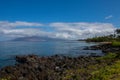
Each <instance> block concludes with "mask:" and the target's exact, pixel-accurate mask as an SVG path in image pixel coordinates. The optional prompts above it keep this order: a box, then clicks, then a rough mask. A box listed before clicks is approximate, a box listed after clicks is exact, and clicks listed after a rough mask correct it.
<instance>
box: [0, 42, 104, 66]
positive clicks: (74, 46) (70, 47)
mask: <svg viewBox="0 0 120 80" xmlns="http://www.w3.org/2000/svg"><path fill="white" fill-rule="evenodd" d="M92 45H96V44H95V43H86V42H84V41H45V42H22V41H21V42H18V41H16V42H0V68H1V67H3V66H6V65H13V64H14V63H15V59H14V57H15V56H16V55H28V54H36V55H39V56H52V55H55V54H58V55H65V56H73V57H76V56H79V55H90V53H97V55H102V52H101V51H100V50H82V49H83V48H84V47H85V46H92Z"/></svg>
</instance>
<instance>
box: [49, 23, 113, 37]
mask: <svg viewBox="0 0 120 80" xmlns="http://www.w3.org/2000/svg"><path fill="white" fill-rule="evenodd" d="M50 26H52V27H54V28H55V29H56V31H57V34H56V37H61V35H64V36H62V37H64V38H66V39H67V38H70V39H80V38H88V37H94V36H102V35H108V34H110V33H113V31H114V29H115V28H114V26H113V25H112V24H110V23H85V22H79V23H51V24H50ZM58 34H59V35H58Z"/></svg>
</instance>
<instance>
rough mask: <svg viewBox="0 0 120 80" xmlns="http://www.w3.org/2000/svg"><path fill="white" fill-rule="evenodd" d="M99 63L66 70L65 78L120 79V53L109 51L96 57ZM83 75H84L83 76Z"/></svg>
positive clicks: (90, 79)
mask: <svg viewBox="0 0 120 80" xmlns="http://www.w3.org/2000/svg"><path fill="white" fill-rule="evenodd" d="M96 60H97V61H98V63H97V64H94V65H89V66H87V67H84V68H77V69H70V70H66V73H65V76H64V77H63V80H71V79H73V80H84V79H83V78H82V77H83V76H84V75H86V79H85V80H120V59H119V55H118V54H114V53H109V54H107V55H106V56H103V57H99V58H96ZM81 75H82V76H81Z"/></svg>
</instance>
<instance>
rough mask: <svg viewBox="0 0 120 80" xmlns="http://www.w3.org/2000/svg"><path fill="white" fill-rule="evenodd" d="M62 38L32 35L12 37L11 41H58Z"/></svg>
mask: <svg viewBox="0 0 120 80" xmlns="http://www.w3.org/2000/svg"><path fill="white" fill-rule="evenodd" d="M60 40H63V39H56V38H49V37H38V36H32V37H20V38H16V39H13V40H12V41H35V42H37V41H60Z"/></svg>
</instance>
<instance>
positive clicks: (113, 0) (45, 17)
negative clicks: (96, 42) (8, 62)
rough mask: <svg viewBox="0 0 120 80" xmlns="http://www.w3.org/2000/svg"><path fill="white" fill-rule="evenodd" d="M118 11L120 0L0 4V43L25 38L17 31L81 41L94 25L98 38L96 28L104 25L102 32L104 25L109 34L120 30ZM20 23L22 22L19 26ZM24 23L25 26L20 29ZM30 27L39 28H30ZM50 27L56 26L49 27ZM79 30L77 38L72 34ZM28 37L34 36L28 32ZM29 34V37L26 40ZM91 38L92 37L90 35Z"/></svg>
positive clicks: (14, 0) (8, 0)
mask: <svg viewBox="0 0 120 80" xmlns="http://www.w3.org/2000/svg"><path fill="white" fill-rule="evenodd" d="M119 8H120V0H0V27H2V28H1V29H2V30H1V31H0V33H1V35H0V36H2V37H1V40H2V39H8V38H11V37H18V36H23V35H24V34H22V33H20V31H21V30H23V32H24V31H25V30H24V29H27V30H28V29H29V30H30V29H33V31H34V30H37V31H38V33H36V35H39V34H40V33H39V32H43V35H44V36H58V37H61V38H73V39H76V37H77V36H81V37H78V38H83V36H85V35H83V33H84V34H85V31H86V32H88V31H89V32H90V33H91V32H92V31H90V30H91V29H90V28H92V27H90V26H91V25H95V26H96V28H93V31H95V33H96V34H98V33H99V34H98V35H101V34H100V32H101V33H102V30H101V29H102V28H101V29H100V31H98V28H97V27H98V26H97V25H101V26H103V25H104V24H105V26H104V28H105V27H106V25H107V24H109V25H107V27H106V28H108V26H109V28H110V31H111V28H112V29H114V28H119V27H120V9H119ZM19 22H21V24H22V25H21V24H20V23H19ZM22 22H23V23H22ZM25 22H26V23H28V24H27V25H23V24H24V23H25ZM3 23H4V24H3ZM11 23H12V24H15V25H16V24H17V26H13V27H14V28H13V27H12V28H11V27H10V24H11ZM18 23H19V25H18ZM29 23H30V24H31V23H36V24H41V25H37V26H36V25H32V26H30V25H29ZM78 23H79V25H78ZM82 23H84V25H81V24H82ZM6 24H8V25H6ZM51 24H57V25H54V26H52V27H51ZM4 25H5V26H7V28H6V27H4V28H3V26H4ZM61 25H62V27H63V28H64V29H63V28H61V29H59V28H58V27H61ZM73 25H75V26H77V27H74V26H73ZM83 26H84V27H85V26H87V28H86V29H84V32H83V31H82V30H83V29H81V27H83ZM101 26H100V27H101ZM56 27H57V28H56ZM66 27H67V28H66ZM109 28H108V30H106V31H107V32H108V33H110V32H109ZM69 29H70V30H69ZM78 29H80V31H78V33H79V35H78V33H75V32H76V31H75V30H78ZM87 30H88V31H87ZM5 31H6V32H5ZM65 31H66V32H65ZM15 32H16V33H15ZM18 32H19V34H18ZM25 32H26V31H25ZM35 32H36V31H35ZM103 32H105V31H103ZM31 33H34V32H32V31H31ZM31 33H28V34H29V36H30V35H31ZM63 33H65V34H63ZM95 33H94V34H95ZM8 34H11V35H8ZM16 34H17V36H16ZM21 34H22V35H21ZM53 34H56V35H53ZM106 34H107V33H106ZM25 35H26V34H25ZM25 35H24V36H25ZM43 35H42V36H43ZM91 35H93V33H91ZM91 35H90V36H91ZM31 36H32V35H31ZM73 36H74V37H73ZM85 38H86V37H85Z"/></svg>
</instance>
